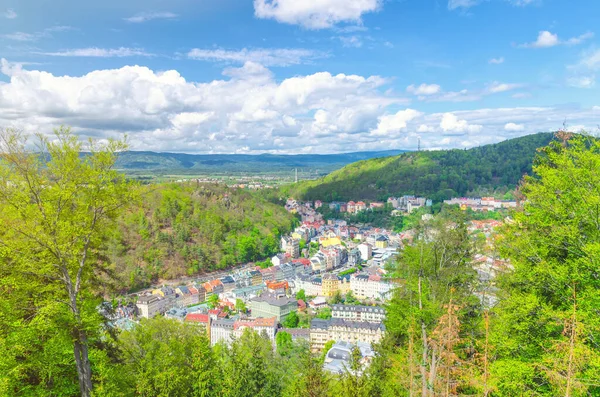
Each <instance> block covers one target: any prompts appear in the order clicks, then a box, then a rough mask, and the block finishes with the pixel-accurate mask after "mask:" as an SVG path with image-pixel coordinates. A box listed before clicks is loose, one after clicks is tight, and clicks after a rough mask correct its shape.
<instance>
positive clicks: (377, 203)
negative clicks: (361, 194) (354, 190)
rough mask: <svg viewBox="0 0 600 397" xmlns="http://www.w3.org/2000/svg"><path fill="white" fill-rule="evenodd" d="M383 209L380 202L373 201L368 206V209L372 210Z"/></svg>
mask: <svg viewBox="0 0 600 397" xmlns="http://www.w3.org/2000/svg"><path fill="white" fill-rule="evenodd" d="M383 207H385V204H384V203H382V202H380V201H373V202H372V203H371V204H370V205H369V208H371V209H373V208H383Z"/></svg>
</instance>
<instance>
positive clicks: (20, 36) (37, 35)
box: [0, 25, 74, 41]
mask: <svg viewBox="0 0 600 397" xmlns="http://www.w3.org/2000/svg"><path fill="white" fill-rule="evenodd" d="M69 30H74V29H73V27H71V26H64V25H56V26H51V27H49V28H46V29H44V30H42V31H40V32H33V33H26V32H14V33H7V34H4V35H2V36H0V37H4V38H5V39H9V40H15V41H36V40H39V39H41V38H44V37H52V33H55V32H66V31H69Z"/></svg>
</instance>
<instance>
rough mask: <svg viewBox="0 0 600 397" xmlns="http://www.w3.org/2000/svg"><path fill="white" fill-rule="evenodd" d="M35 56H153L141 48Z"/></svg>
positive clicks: (71, 51)
mask: <svg viewBox="0 0 600 397" xmlns="http://www.w3.org/2000/svg"><path fill="white" fill-rule="evenodd" d="M37 54H41V55H48V56H55V57H93V58H113V57H116V58H123V57H134V56H142V57H151V56H153V54H149V53H147V52H146V51H144V50H143V49H141V48H126V47H120V48H97V47H89V48H74V49H69V50H63V51H58V52H38V53H37Z"/></svg>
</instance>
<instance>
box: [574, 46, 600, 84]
mask: <svg viewBox="0 0 600 397" xmlns="http://www.w3.org/2000/svg"><path fill="white" fill-rule="evenodd" d="M567 70H568V73H569V76H568V77H567V84H568V85H569V86H571V87H577V88H592V87H594V86H595V85H596V72H598V71H599V70H600V50H598V49H591V50H587V51H583V52H582V53H581V55H580V57H579V61H578V62H577V63H576V64H574V65H569V66H567Z"/></svg>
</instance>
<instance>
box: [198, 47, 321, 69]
mask: <svg viewBox="0 0 600 397" xmlns="http://www.w3.org/2000/svg"><path fill="white" fill-rule="evenodd" d="M187 56H188V58H191V59H197V60H202V61H213V62H214V61H217V62H233V63H245V62H256V63H260V64H262V65H264V66H289V65H297V64H302V63H309V62H311V61H312V60H314V59H317V58H323V57H326V56H327V54H324V53H320V52H317V51H313V50H306V49H301V48H299V49H293V48H254V49H247V48H243V49H241V50H237V51H233V50H225V49H222V48H217V49H201V48H194V49H192V50H190V51H189V52H188V53H187Z"/></svg>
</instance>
